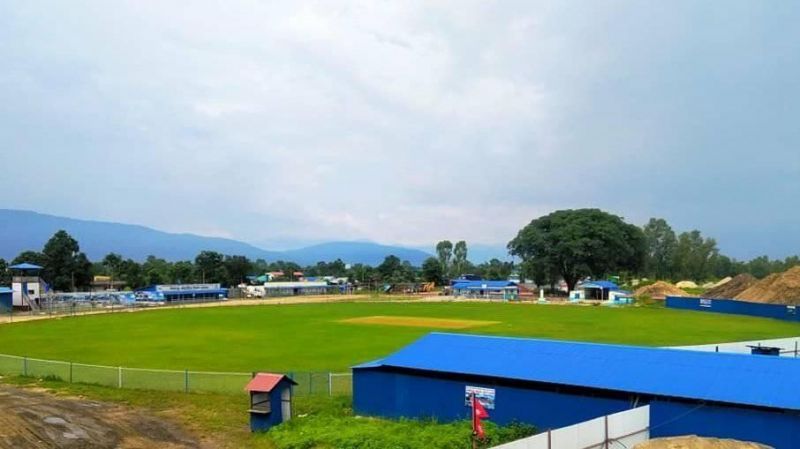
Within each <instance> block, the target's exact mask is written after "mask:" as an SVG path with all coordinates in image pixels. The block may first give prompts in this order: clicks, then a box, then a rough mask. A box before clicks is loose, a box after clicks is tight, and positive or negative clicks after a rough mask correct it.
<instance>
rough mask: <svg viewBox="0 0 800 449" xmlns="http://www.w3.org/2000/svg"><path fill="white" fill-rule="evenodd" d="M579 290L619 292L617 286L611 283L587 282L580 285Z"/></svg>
mask: <svg viewBox="0 0 800 449" xmlns="http://www.w3.org/2000/svg"><path fill="white" fill-rule="evenodd" d="M580 288H602V289H603V290H619V286H618V285H617V284H615V283H613V282H611V281H589V282H584V283H583V284H581V286H580Z"/></svg>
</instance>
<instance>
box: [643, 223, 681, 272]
mask: <svg viewBox="0 0 800 449" xmlns="http://www.w3.org/2000/svg"><path fill="white" fill-rule="evenodd" d="M643 231H644V240H645V243H646V244H647V256H646V258H645V272H646V273H647V275H648V276H651V277H654V278H656V279H666V278H669V277H670V276H671V274H672V259H673V257H674V255H675V249H676V247H677V245H678V239H677V238H676V237H675V231H673V230H672V228H671V227H670V225H669V224H668V223H667V221H666V220H664V219H663V218H651V219H650V221H649V222H647V224H646V225H645V226H644V229H643Z"/></svg>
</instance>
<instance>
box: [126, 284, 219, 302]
mask: <svg viewBox="0 0 800 449" xmlns="http://www.w3.org/2000/svg"><path fill="white" fill-rule="evenodd" d="M227 297H228V289H227V288H222V287H221V286H220V284H163V285H150V286H147V287H144V288H141V289H139V290H136V300H137V301H156V302H162V301H166V302H171V301H188V300H201V299H205V300H208V299H226V298H227Z"/></svg>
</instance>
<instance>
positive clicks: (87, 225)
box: [0, 209, 431, 266]
mask: <svg viewBox="0 0 800 449" xmlns="http://www.w3.org/2000/svg"><path fill="white" fill-rule="evenodd" d="M60 229H63V230H65V231H67V232H68V233H69V234H70V235H71V236H72V237H74V238H75V239H76V240H77V241H78V243H79V244H80V247H81V251H83V252H85V253H86V255H87V256H88V257H89V259H90V260H100V259H102V258H103V257H104V256H105V255H106V254H108V253H111V252H114V253H118V254H121V255H122V256H124V257H126V258H131V259H134V260H139V261H141V260H144V259H146V258H147V256H149V255H155V256H157V257H161V258H164V259H166V260H169V261H176V260H193V259H194V257H195V256H196V255H197V254H198V253H199V252H200V251H203V250H209V251H217V252H220V253H222V254H227V255H242V256H247V257H249V258H250V259H254V260H255V259H264V260H267V261H270V262H273V261H277V260H284V261H291V262H295V263H298V264H300V265H311V264H315V263H317V262H319V261H333V260H336V259H342V260H343V261H344V262H345V263H351V264H355V263H364V264H369V265H373V266H374V265H378V264H380V263H381V262H383V259H384V258H385V257H386V256H388V255H395V256H397V257H399V258H400V259H401V260H408V261H409V262H411V264H412V265H415V266H420V265H421V264H422V262H423V261H424V260H425V259H426V258H428V257H430V256H431V254H429V253H427V252H425V251H422V250H420V249H415V248H405V247H401V246H390V245H381V244H378V243H372V242H327V243H321V244H317V245H312V246H307V247H304V248H299V249H293V250H286V251H270V250H267V249H263V248H259V247H257V246H255V245H251V244H249V243H245V242H241V241H238V240H233V239H226V238H218V237H205V236H200V235H195V234H175V233H169V232H163V231H158V230H156V229H152V228H148V227H146V226H139V225H130V224H122V223H111V222H103V221H91V220H79V219H74V218H66V217H58V216H54V215H47V214H41V213H37V212H31V211H23V210H12V209H0V257H2V258H4V259H6V260H11V259H13V258H14V257H16V256H17V255H18V254H19V253H21V252H22V251H26V250H33V251H41V249H42V247H43V246H44V244H45V242H47V240H48V239H49V238H50V237H51V236H52V235H53V234H54V233H55V232H56V231H58V230H60Z"/></svg>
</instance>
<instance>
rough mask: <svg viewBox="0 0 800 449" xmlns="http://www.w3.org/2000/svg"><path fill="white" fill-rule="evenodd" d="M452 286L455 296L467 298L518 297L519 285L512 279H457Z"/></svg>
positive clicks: (507, 298) (506, 298)
mask: <svg viewBox="0 0 800 449" xmlns="http://www.w3.org/2000/svg"><path fill="white" fill-rule="evenodd" d="M450 288H451V290H452V292H453V295H455V296H464V297H467V298H497V299H505V300H509V299H518V298H519V287H518V286H517V284H515V283H514V282H511V281H485V280H461V279H459V280H455V281H453V282H452V283H451V285H450Z"/></svg>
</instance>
